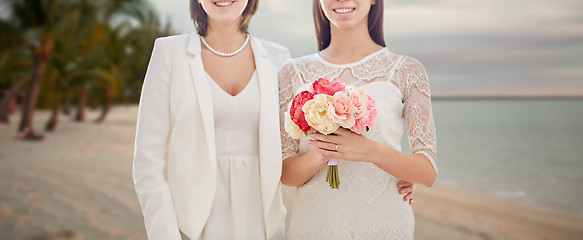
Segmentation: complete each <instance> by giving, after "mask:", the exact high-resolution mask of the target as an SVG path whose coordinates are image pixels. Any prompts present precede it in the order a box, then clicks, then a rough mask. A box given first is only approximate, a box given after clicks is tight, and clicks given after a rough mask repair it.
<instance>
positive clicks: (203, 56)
mask: <svg viewBox="0 0 583 240" xmlns="http://www.w3.org/2000/svg"><path fill="white" fill-rule="evenodd" d="M256 8H257V0H235V1H232V0H231V1H222V2H221V1H219V2H216V1H211V0H202V1H198V2H196V1H194V0H192V1H191V15H192V17H193V19H194V21H195V24H196V26H197V31H198V33H193V34H186V35H179V36H172V37H166V38H160V39H157V40H156V42H155V44H154V50H153V52H152V57H151V59H150V64H149V66H148V71H147V74H146V77H145V80H144V85H143V89H142V95H141V99H140V107H139V114H138V123H137V132H136V141H135V151H134V168H133V178H134V185H135V190H136V193H137V195H138V200H139V202H140V205H141V208H142V213H143V215H144V222H145V226H146V231H147V234H148V238H149V239H163V240H168V239H181V235H183V236H184V235H185V236H186V237H188V238H190V239H283V229H282V227H283V221H284V219H285V208H284V207H283V204H282V199H281V193H280V181H279V180H280V176H281V162H282V159H281V143H280V135H279V114H278V111H279V105H278V102H279V98H278V86H277V72H278V69H279V67H280V66H281V65H283V63H284V62H285V61H286V60H288V59H289V52H288V50H287V49H286V48H284V47H282V46H280V45H277V44H274V43H270V42H267V41H263V40H260V39H257V38H254V37H249V35H248V34H247V26H248V24H249V19H250V18H251V16H252V15H253V13H254V12H255V10H256ZM205 45H206V46H205ZM237 49H238V50H237ZM235 50H236V51H235ZM225 52H234V53H231V54H225ZM226 94H229V95H230V96H229V95H226ZM240 95H242V96H240ZM229 99H234V100H233V101H232V102H229V101H231V100H229ZM237 101H243V102H242V103H241V102H239V103H238V102H237ZM226 102H229V103H228V104H227V103H226ZM233 104H235V105H233ZM237 104H238V105H237ZM233 106H238V107H236V108H233ZM239 108H242V109H243V110H241V111H249V113H248V114H245V113H246V112H241V111H239V112H238V113H239V114H240V115H236V114H237V111H236V110H238V109H239ZM221 114H222V115H221ZM232 114H234V115H232ZM219 118H220V119H219ZM232 118H235V119H232ZM249 119H251V120H249ZM233 121H237V122H236V123H237V126H236V127H235V128H233V129H229V126H231V127H232V124H233V123H234V122H233ZM248 128H251V130H249V129H248ZM233 132H235V133H233ZM238 132H240V133H242V134H245V133H249V134H246V135H244V136H240V135H238V136H233V138H235V140H237V141H232V140H233V139H231V140H229V139H228V138H229V136H230V134H237V133H238ZM233 145H236V146H235V148H234V149H235V150H233V148H232V147H233ZM229 149H230V150H229ZM237 149H241V150H239V151H241V152H244V154H242V155H246V154H251V155H253V154H255V155H254V156H255V157H254V158H253V157H252V158H250V159H251V160H249V158H235V159H226V160H225V159H222V156H219V155H221V154H224V153H225V151H227V152H228V154H230V155H229V157H230V156H233V154H234V156H235V157H238V156H239V155H237V151H238V150H237ZM229 151H231V152H229ZM233 151H235V152H234V153H233ZM237 164H242V165H237ZM243 165H244V166H243ZM166 175H167V176H166Z"/></svg>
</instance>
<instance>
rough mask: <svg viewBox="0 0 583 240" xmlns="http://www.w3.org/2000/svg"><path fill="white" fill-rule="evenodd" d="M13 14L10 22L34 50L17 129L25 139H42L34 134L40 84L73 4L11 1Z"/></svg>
mask: <svg viewBox="0 0 583 240" xmlns="http://www.w3.org/2000/svg"><path fill="white" fill-rule="evenodd" d="M8 1H9V2H8V5H9V6H10V9H11V10H12V11H11V13H12V17H11V22H12V23H13V24H14V26H15V27H14V28H15V29H21V30H22V33H23V34H24V36H25V41H24V42H27V43H31V44H32V46H33V51H32V52H33V61H34V64H33V65H34V67H33V71H32V77H31V79H30V81H29V84H28V88H27V90H26V96H25V99H24V105H23V108H22V117H21V121H20V124H19V127H18V131H19V136H20V137H21V138H22V139H33V140H37V139H42V136H41V135H37V134H35V133H34V130H33V127H32V119H33V115H34V110H35V108H36V105H37V100H38V95H39V90H40V84H41V80H42V78H43V74H44V71H45V68H46V66H47V64H48V62H49V59H50V57H51V55H52V53H53V46H54V38H55V37H56V36H59V34H60V33H61V31H62V30H64V29H67V25H68V24H70V23H69V22H66V21H63V18H64V17H66V14H67V13H68V12H69V8H70V7H71V5H72V3H73V1H67V0H52V1H43V0H8Z"/></svg>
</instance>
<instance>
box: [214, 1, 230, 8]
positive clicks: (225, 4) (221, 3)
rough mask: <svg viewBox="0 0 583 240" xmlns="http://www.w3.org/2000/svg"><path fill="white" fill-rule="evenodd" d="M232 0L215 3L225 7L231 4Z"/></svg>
mask: <svg viewBox="0 0 583 240" xmlns="http://www.w3.org/2000/svg"><path fill="white" fill-rule="evenodd" d="M232 3H233V2H215V4H216V5H217V6H219V7H225V6H229V5H231V4H232Z"/></svg>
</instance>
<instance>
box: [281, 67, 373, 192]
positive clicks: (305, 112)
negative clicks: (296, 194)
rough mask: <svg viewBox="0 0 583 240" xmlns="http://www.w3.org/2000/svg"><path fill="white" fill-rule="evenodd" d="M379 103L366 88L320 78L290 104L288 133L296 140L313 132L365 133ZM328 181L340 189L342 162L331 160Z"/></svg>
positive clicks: (371, 124) (286, 124) (287, 119)
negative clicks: (347, 131)
mask: <svg viewBox="0 0 583 240" xmlns="http://www.w3.org/2000/svg"><path fill="white" fill-rule="evenodd" d="M376 118H377V110H376V108H375V101H374V99H373V98H372V97H370V95H368V93H367V92H366V91H365V90H364V88H357V87H353V86H346V85H344V84H343V83H340V82H339V81H338V80H335V81H330V80H328V79H326V78H320V79H318V80H317V81H315V82H313V83H311V84H308V85H307V86H306V87H305V89H303V90H302V91H300V92H299V93H298V94H297V95H296V96H295V97H294V99H293V100H292V102H291V103H290V105H289V109H288V112H287V113H286V118H285V131H286V132H287V133H288V134H289V135H290V137H292V138H294V139H299V138H300V136H301V134H302V133H304V134H307V132H308V131H310V130H312V129H313V130H315V131H318V132H320V133H322V134H325V135H328V134H330V133H333V132H334V131H336V130H337V129H338V128H339V127H343V128H347V129H350V130H352V131H353V132H355V133H358V134H361V133H362V132H364V131H365V130H368V129H369V128H370V127H372V126H373V125H374V124H375V123H376ZM326 182H328V183H330V187H332V188H336V189H338V187H339V185H340V179H339V178H338V159H335V158H332V159H330V160H329V161H328V174H327V177H326Z"/></svg>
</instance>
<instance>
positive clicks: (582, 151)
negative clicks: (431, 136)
mask: <svg viewBox="0 0 583 240" xmlns="http://www.w3.org/2000/svg"><path fill="white" fill-rule="evenodd" d="M433 111H434V117H435V123H436V129H437V141H438V146H437V152H438V153H437V155H438V156H437V158H438V160H437V161H438V163H437V164H438V167H439V176H438V179H437V183H439V184H443V185H447V186H453V187H457V188H461V189H464V190H468V191H471V192H475V193H479V194H484V195H489V196H494V197H498V198H503V199H509V200H512V201H516V202H519V203H523V204H527V205H534V206H538V207H544V208H548V209H552V210H558V211H561V212H567V213H571V214H575V215H579V216H583V99H486V100H483V99H482V100H433ZM403 142H404V143H403V144H404V145H403V146H404V148H405V146H408V144H407V143H405V142H406V140H405V139H403Z"/></svg>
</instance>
